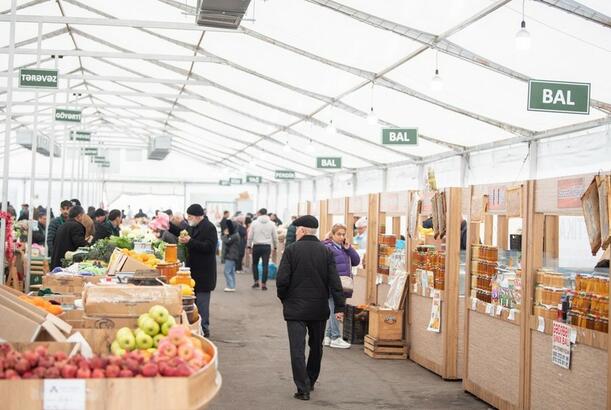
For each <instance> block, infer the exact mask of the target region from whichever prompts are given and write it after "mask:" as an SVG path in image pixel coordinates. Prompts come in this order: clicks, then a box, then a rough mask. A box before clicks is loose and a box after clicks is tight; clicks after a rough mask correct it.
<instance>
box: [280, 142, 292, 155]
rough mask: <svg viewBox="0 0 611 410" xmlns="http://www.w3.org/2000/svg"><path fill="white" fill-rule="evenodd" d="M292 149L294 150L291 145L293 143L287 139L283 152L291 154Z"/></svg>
mask: <svg viewBox="0 0 611 410" xmlns="http://www.w3.org/2000/svg"><path fill="white" fill-rule="evenodd" d="M292 151H293V148H292V147H291V145H290V144H289V142H288V140H287V141H286V143H285V144H284V146H283V147H282V152H284V153H285V154H290V153H291V152H292Z"/></svg>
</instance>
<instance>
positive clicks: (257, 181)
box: [246, 175, 263, 184]
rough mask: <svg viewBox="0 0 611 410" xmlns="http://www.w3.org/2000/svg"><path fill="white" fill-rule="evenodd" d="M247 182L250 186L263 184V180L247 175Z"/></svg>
mask: <svg viewBox="0 0 611 410" xmlns="http://www.w3.org/2000/svg"><path fill="white" fill-rule="evenodd" d="M246 182H247V183H249V184H260V183H261V182H263V178H261V177H258V176H255V175H246Z"/></svg>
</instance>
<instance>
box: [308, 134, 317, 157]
mask: <svg viewBox="0 0 611 410" xmlns="http://www.w3.org/2000/svg"><path fill="white" fill-rule="evenodd" d="M306 152H307V153H308V154H311V155H313V154H315V153H316V147H315V146H314V142H313V141H312V138H310V139H309V140H308V145H306Z"/></svg>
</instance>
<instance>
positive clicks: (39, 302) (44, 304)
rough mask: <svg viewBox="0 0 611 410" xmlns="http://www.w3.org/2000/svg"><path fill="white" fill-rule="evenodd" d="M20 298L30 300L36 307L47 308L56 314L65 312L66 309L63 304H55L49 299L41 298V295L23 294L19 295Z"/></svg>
mask: <svg viewBox="0 0 611 410" xmlns="http://www.w3.org/2000/svg"><path fill="white" fill-rule="evenodd" d="M19 299H21V300H23V301H25V302H28V303H29V304H31V305H34V306H36V307H39V308H41V309H44V310H46V311H47V312H49V313H51V314H54V315H55V316H57V315H61V314H62V313H64V310H63V309H62V307H61V306H59V305H54V304H53V303H51V302H49V301H48V300H46V299H44V298H41V297H39V296H26V295H22V296H19Z"/></svg>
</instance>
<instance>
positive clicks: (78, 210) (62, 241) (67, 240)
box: [51, 205, 89, 269]
mask: <svg viewBox="0 0 611 410" xmlns="http://www.w3.org/2000/svg"><path fill="white" fill-rule="evenodd" d="M84 215H85V210H84V209H83V208H82V207H81V206H78V205H76V206H73V207H72V208H70V212H69V213H68V220H67V221H66V222H65V223H64V224H62V225H61V226H60V227H59V229H58V230H57V234H56V235H55V242H54V245H53V254H52V257H51V269H54V268H57V267H58V266H60V267H61V265H62V258H64V256H65V255H66V252H68V251H75V250H77V249H78V248H79V247H81V246H88V245H89V243H88V242H87V241H86V240H85V226H83V224H82V223H81V221H82V220H83V216H84Z"/></svg>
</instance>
